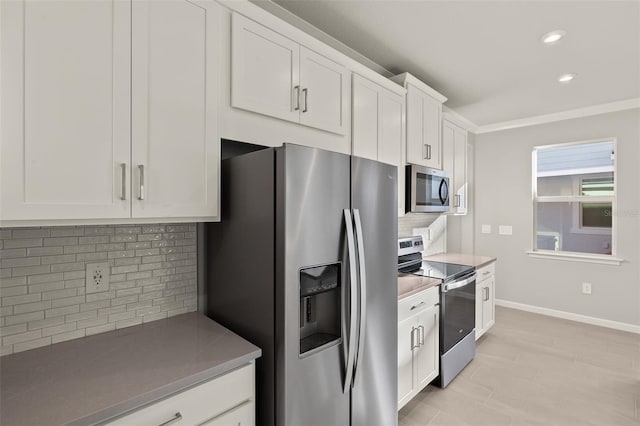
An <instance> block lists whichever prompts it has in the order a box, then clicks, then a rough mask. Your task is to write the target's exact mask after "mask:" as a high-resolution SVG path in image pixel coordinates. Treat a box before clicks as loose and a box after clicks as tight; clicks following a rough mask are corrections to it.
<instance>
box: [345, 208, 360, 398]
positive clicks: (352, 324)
mask: <svg viewBox="0 0 640 426" xmlns="http://www.w3.org/2000/svg"><path fill="white" fill-rule="evenodd" d="M344 225H345V228H346V231H347V249H348V255H349V287H350V295H349V299H350V301H351V309H350V311H349V339H348V343H347V339H345V345H346V347H347V354H346V357H347V362H346V371H345V378H344V390H343V393H347V392H349V391H350V390H351V384H352V382H353V367H354V362H355V358H356V343H357V339H356V331H357V330H356V325H357V322H356V313H357V311H358V299H357V298H356V295H357V294H358V283H357V281H358V275H357V271H356V245H355V238H354V236H353V220H351V211H350V210H349V209H344ZM345 338H346V336H345Z"/></svg>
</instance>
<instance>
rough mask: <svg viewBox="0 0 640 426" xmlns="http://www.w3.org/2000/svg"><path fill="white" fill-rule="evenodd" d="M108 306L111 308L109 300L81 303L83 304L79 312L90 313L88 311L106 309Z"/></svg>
mask: <svg viewBox="0 0 640 426" xmlns="http://www.w3.org/2000/svg"><path fill="white" fill-rule="evenodd" d="M87 296H88V295H87ZM109 306H111V300H110V299H105V300H98V301H96V302H89V303H83V304H81V305H80V312H85V311H90V310H93V309H102V308H108V307H109Z"/></svg>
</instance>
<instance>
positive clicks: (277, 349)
mask: <svg viewBox="0 0 640 426" xmlns="http://www.w3.org/2000/svg"><path fill="white" fill-rule="evenodd" d="M396 179H397V170H396V168H395V167H393V166H389V165H386V164H382V163H378V162H376V161H371V160H365V159H361V158H357V157H350V156H348V155H343V154H338V153H333V152H328V151H322V150H318V149H313V148H307V147H302V146H297V145H291V144H285V145H284V146H283V147H280V148H269V149H265V150H262V151H257V152H253V153H250V154H245V155H241V156H238V157H234V158H230V159H228V160H225V161H223V163H222V181H221V182H222V220H221V222H220V223H215V224H208V225H207V258H208V264H207V271H208V273H207V275H208V277H207V283H208V285H207V289H208V290H207V309H208V315H209V316H210V317H212V318H214V319H215V320H217V321H218V322H220V323H222V324H223V325H225V326H226V327H228V328H229V329H231V330H233V331H234V332H236V333H238V334H239V335H241V336H243V337H244V338H246V339H248V340H250V341H251V342H252V343H254V344H256V345H258V346H260V347H261V348H262V354H263V355H262V357H261V358H260V359H258V360H257V363H256V394H257V423H258V424H260V425H274V424H275V425H292V426H315V425H318V426H320V425H323V426H324V425H340V426H341V425H354V426H356V425H357V426H360V425H361V426H365V425H381V426H383V425H384V426H387V425H397V348H396V347H397V274H396V269H395V262H396V253H397V249H396V242H397V211H396V209H395V207H394V206H396V205H397V190H396V188H397V181H396Z"/></svg>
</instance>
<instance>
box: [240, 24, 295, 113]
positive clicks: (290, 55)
mask: <svg viewBox="0 0 640 426" xmlns="http://www.w3.org/2000/svg"><path fill="white" fill-rule="evenodd" d="M231 31H232V34H231V44H232V53H231V69H232V76H231V104H232V105H233V106H234V107H236V108H242V109H246V110H249V111H253V112H259V113H261V114H265V115H269V116H271V117H276V118H280V119H282V120H289V121H296V122H297V121H299V119H300V112H299V110H300V109H299V101H300V99H299V96H300V93H299V89H300V88H299V86H298V81H299V80H300V67H299V64H300V45H299V44H298V43H296V42H294V41H292V40H289V39H288V38H286V37H283V36H281V35H280V34H278V33H276V32H274V31H271V30H270V29H268V28H266V27H263V26H262V25H260V24H258V23H256V22H254V21H252V20H250V19H247V18H245V17H244V16H242V15H239V14H237V13H234V14H233V17H232V25H231Z"/></svg>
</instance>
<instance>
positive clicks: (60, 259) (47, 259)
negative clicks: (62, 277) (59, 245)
mask: <svg viewBox="0 0 640 426" xmlns="http://www.w3.org/2000/svg"><path fill="white" fill-rule="evenodd" d="M40 261H41V262H42V264H43V265H50V264H52V263H67V262H75V261H76V255H75V254H58V255H54V256H42V257H41V258H40Z"/></svg>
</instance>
